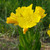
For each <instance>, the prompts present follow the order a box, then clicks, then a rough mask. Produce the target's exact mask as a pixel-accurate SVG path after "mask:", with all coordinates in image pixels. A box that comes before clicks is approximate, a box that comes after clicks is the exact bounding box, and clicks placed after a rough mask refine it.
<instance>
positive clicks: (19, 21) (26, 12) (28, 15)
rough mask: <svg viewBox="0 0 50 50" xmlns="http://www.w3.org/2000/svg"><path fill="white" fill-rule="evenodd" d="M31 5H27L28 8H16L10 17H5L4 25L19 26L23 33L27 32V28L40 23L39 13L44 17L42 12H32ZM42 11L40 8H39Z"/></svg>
mask: <svg viewBox="0 0 50 50" xmlns="http://www.w3.org/2000/svg"><path fill="white" fill-rule="evenodd" d="M32 5H33V4H31V5H29V6H28V7H25V6H23V7H18V8H17V9H16V13H15V14H14V13H11V15H10V17H7V21H6V23H13V24H14V25H19V26H20V27H21V28H23V32H24V34H25V32H26V31H27V30H28V28H31V27H33V26H35V25H37V23H38V22H39V21H40V19H41V16H42V15H40V14H39V13H42V14H43V15H44V12H43V11H42V12H41V11H40V10H38V11H39V13H35V12H37V9H35V12H34V10H33V9H32ZM41 9H42V8H41Z"/></svg>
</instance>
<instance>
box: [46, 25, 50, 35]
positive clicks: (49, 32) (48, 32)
mask: <svg viewBox="0 0 50 50" xmlns="http://www.w3.org/2000/svg"><path fill="white" fill-rule="evenodd" d="M49 29H50V24H49ZM47 34H48V35H49V36H50V30H48V31H47Z"/></svg>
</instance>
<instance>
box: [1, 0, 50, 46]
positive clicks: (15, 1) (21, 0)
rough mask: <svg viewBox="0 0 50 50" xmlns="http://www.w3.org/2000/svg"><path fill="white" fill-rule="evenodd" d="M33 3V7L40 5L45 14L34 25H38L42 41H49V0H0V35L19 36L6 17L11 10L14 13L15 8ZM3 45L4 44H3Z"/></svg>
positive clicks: (15, 27)
mask: <svg viewBox="0 0 50 50" xmlns="http://www.w3.org/2000/svg"><path fill="white" fill-rule="evenodd" d="M30 4H33V9H35V7H36V6H41V7H42V8H43V9H45V11H46V12H45V13H47V16H46V17H45V18H43V19H42V20H41V22H40V23H39V24H37V26H36V27H38V29H39V31H40V33H41V39H42V41H44V42H50V41H49V39H50V38H49V36H48V35H47V32H46V31H47V30H48V29H49V27H48V26H49V24H50V0H0V37H6V36H8V37H9V38H10V37H13V38H16V37H17V36H19V34H18V30H17V26H14V25H12V24H7V23H6V18H7V17H9V16H10V13H11V12H14V13H15V10H16V9H17V8H18V7H21V6H28V5H30ZM4 46H5V45H4Z"/></svg>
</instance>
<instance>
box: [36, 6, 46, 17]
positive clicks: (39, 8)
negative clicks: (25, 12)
mask: <svg viewBox="0 0 50 50" xmlns="http://www.w3.org/2000/svg"><path fill="white" fill-rule="evenodd" d="M35 13H38V14H39V15H41V18H44V17H45V16H46V15H47V14H44V13H45V10H44V9H42V7H40V6H36V8H35Z"/></svg>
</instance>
